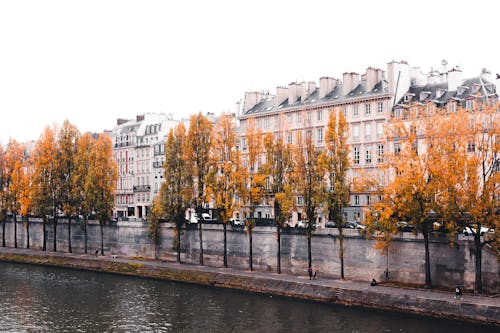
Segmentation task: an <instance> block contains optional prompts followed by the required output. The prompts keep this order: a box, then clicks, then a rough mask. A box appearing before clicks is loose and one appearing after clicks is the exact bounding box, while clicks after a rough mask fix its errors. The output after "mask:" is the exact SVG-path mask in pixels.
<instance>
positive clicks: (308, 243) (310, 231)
mask: <svg viewBox="0 0 500 333" xmlns="http://www.w3.org/2000/svg"><path fill="white" fill-rule="evenodd" d="M311 238H312V230H311V225H310V224H309V225H308V226H307V267H308V268H312V253H311Z"/></svg>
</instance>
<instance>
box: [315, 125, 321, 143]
mask: <svg viewBox="0 0 500 333" xmlns="http://www.w3.org/2000/svg"><path fill="white" fill-rule="evenodd" d="M316 141H317V142H318V143H322V142H323V128H318V129H317V130H316Z"/></svg>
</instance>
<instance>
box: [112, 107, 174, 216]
mask: <svg viewBox="0 0 500 333" xmlns="http://www.w3.org/2000/svg"><path fill="white" fill-rule="evenodd" d="M178 123H179V122H178V121H177V120H173V119H172V116H171V115H165V114H163V113H160V114H157V113H146V114H144V115H138V116H137V117H136V119H132V120H128V119H118V120H117V123H116V126H115V127H114V128H113V130H112V131H111V133H110V135H111V139H112V142H113V156H114V158H115V160H116V163H117V165H118V181H117V186H116V194H115V209H114V216H115V217H117V218H118V219H126V218H137V219H140V218H145V217H146V216H147V215H148V213H149V209H150V207H151V205H152V203H153V199H154V196H155V194H156V193H158V191H159V188H160V185H161V183H162V182H163V163H164V162H165V141H166V136H167V135H168V132H169V131H170V129H171V128H174V127H175V126H177V124H178Z"/></svg>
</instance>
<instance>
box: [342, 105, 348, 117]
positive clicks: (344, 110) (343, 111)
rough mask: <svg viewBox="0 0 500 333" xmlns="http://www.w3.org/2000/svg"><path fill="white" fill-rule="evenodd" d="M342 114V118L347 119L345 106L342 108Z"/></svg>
mask: <svg viewBox="0 0 500 333" xmlns="http://www.w3.org/2000/svg"><path fill="white" fill-rule="evenodd" d="M342 113H343V114H344V117H347V108H346V107H345V106H344V107H343V108H342Z"/></svg>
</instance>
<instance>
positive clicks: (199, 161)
mask: <svg viewBox="0 0 500 333" xmlns="http://www.w3.org/2000/svg"><path fill="white" fill-rule="evenodd" d="M211 136H212V123H211V122H210V121H209V120H208V119H207V118H206V117H204V116H203V115H202V114H201V113H198V114H197V115H193V116H191V118H190V120H189V131H188V135H187V141H186V145H187V147H186V156H187V162H188V164H189V165H190V166H191V167H192V170H193V171H192V174H193V177H194V182H193V192H194V193H193V202H194V205H195V209H196V215H197V218H198V228H199V229H198V230H199V241H200V265H203V264H204V263H203V228H202V225H203V217H202V209H203V204H204V203H205V202H206V200H207V198H206V186H205V182H206V178H207V176H208V174H209V170H210V149H211V143H212V138H211Z"/></svg>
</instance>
